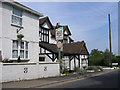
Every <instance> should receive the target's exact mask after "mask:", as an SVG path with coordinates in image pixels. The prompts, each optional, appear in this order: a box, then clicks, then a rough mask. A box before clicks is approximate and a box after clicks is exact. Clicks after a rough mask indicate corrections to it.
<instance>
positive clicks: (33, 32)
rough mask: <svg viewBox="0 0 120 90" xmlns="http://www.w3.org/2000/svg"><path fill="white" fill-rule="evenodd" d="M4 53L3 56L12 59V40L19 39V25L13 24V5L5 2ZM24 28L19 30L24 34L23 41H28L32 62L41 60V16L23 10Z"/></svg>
mask: <svg viewBox="0 0 120 90" xmlns="http://www.w3.org/2000/svg"><path fill="white" fill-rule="evenodd" d="M2 16H3V17H2V36H3V39H2V46H3V47H2V53H3V58H10V59H12V41H13V40H17V33H16V30H17V29H19V28H18V27H15V26H12V25H11V18H12V7H11V6H10V5H7V4H3V10H2ZM22 18H23V21H22V25H23V29H22V30H21V31H20V32H19V33H20V34H23V35H24V38H23V41H24V40H25V41H28V42H29V44H28V49H29V58H30V61H31V62H38V60H39V54H38V53H39V44H38V42H39V17H38V16H35V15H33V14H31V13H28V12H25V11H24V12H23V16H22Z"/></svg>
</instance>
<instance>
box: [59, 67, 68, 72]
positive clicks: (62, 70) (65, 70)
mask: <svg viewBox="0 0 120 90" xmlns="http://www.w3.org/2000/svg"><path fill="white" fill-rule="evenodd" d="M60 72H61V73H62V74H68V72H69V71H68V69H67V68H66V67H63V69H61V71H60Z"/></svg>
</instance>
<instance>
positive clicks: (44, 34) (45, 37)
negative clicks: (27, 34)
mask: <svg viewBox="0 0 120 90" xmlns="http://www.w3.org/2000/svg"><path fill="white" fill-rule="evenodd" d="M39 36H40V40H41V42H48V43H49V30H48V29H45V28H41V29H40V32H39Z"/></svg>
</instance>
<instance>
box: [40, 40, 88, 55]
mask: <svg viewBox="0 0 120 90" xmlns="http://www.w3.org/2000/svg"><path fill="white" fill-rule="evenodd" d="M39 45H40V47H42V48H44V49H46V50H48V51H50V52H52V53H55V54H57V53H58V52H57V45H55V44H50V43H43V42H40V43H39ZM63 53H64V55H89V52H88V50H87V48H86V45H85V43H84V41H82V42H73V43H65V44H63Z"/></svg>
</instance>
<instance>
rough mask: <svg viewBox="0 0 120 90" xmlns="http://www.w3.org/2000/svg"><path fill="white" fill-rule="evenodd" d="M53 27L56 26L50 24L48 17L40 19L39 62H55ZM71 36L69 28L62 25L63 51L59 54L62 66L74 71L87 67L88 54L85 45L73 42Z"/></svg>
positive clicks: (55, 50) (56, 53) (55, 47)
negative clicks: (77, 68) (76, 68)
mask: <svg viewBox="0 0 120 90" xmlns="http://www.w3.org/2000/svg"><path fill="white" fill-rule="evenodd" d="M57 24H59V23H57ZM55 27H56V26H53V25H52V24H51V22H50V20H49V18H48V17H44V18H41V19H40V32H39V37H40V40H39V42H40V43H39V46H40V53H39V55H40V56H39V61H40V62H57V59H58V48H57V45H56V44H57V40H56V28H55ZM71 35H72V34H71V32H70V30H69V27H68V26H67V25H63V40H62V43H63V46H62V48H63V51H62V52H61V54H62V60H63V61H62V64H63V66H65V67H66V68H68V69H69V70H74V68H75V67H80V68H84V67H87V66H88V56H89V52H88V50H87V47H86V44H85V42H84V41H81V42H74V40H73V39H72V38H71ZM41 58H42V59H41Z"/></svg>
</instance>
